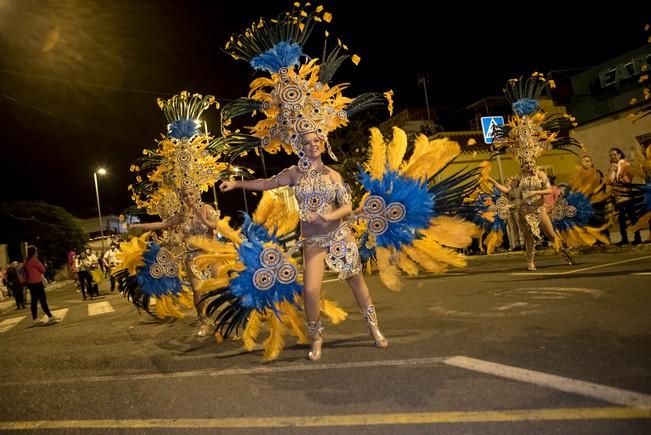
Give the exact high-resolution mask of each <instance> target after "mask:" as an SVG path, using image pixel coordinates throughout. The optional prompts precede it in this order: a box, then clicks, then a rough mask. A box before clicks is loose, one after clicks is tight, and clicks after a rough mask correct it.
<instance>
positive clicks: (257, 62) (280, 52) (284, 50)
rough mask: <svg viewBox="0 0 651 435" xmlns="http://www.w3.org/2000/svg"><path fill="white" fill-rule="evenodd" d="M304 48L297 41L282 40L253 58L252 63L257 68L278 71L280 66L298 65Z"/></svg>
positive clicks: (271, 71)
mask: <svg viewBox="0 0 651 435" xmlns="http://www.w3.org/2000/svg"><path fill="white" fill-rule="evenodd" d="M301 56H303V48H302V47H301V46H300V45H298V44H297V43H295V42H292V43H289V42H286V41H281V42H279V43H277V44H276V45H274V46H273V47H272V48H270V49H269V50H267V51H265V52H264V53H260V54H259V55H257V56H256V57H254V58H252V59H251V61H250V62H249V63H250V65H251V66H252V67H253V68H254V69H256V70H264V71H268V72H270V73H272V74H273V73H276V72H278V70H279V69H280V68H283V67H287V68H291V67H293V66H295V65H298V63H299V60H300V58H301Z"/></svg>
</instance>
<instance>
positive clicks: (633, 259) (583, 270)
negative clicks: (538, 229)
mask: <svg viewBox="0 0 651 435" xmlns="http://www.w3.org/2000/svg"><path fill="white" fill-rule="evenodd" d="M647 258H651V255H647V256H645V257H638V258H631V259H628V260H622V261H615V262H614V263H604V264H598V265H596V266H590V267H583V268H581V269H574V270H567V271H565V272H513V273H511V275H514V276H538V275H570V274H572V273H577V272H585V271H586V270H593V269H599V268H602V267H610V266H615V265H617V264H624V263H632V262H634V261H640V260H646V259H647Z"/></svg>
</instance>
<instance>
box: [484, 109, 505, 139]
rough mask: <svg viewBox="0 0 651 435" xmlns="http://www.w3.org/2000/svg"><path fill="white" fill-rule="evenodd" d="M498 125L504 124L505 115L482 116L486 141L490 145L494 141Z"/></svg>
mask: <svg viewBox="0 0 651 435" xmlns="http://www.w3.org/2000/svg"><path fill="white" fill-rule="evenodd" d="M498 125H504V117H502V116H482V118H481V129H482V131H483V133H484V142H486V143H487V144H488V145H490V144H492V143H493V137H494V136H495V127H496V126H498Z"/></svg>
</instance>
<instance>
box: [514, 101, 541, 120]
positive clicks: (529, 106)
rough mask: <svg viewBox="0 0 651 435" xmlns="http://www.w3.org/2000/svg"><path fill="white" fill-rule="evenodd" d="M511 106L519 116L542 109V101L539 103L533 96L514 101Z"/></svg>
mask: <svg viewBox="0 0 651 435" xmlns="http://www.w3.org/2000/svg"><path fill="white" fill-rule="evenodd" d="M511 107H512V108H513V111H514V112H515V113H516V114H517V115H518V116H524V115H531V114H532V113H535V112H537V111H538V110H540V103H538V100H534V99H533V98H522V99H520V100H517V101H515V102H513V104H511Z"/></svg>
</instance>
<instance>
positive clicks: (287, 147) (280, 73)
mask: <svg viewBox="0 0 651 435" xmlns="http://www.w3.org/2000/svg"><path fill="white" fill-rule="evenodd" d="M294 6H295V8H294V9H293V10H292V11H291V12H285V13H283V14H281V15H280V16H279V17H277V18H275V19H271V20H265V19H262V18H261V19H260V20H259V21H257V22H255V23H253V24H252V25H251V26H250V27H249V28H247V29H246V31H245V32H244V33H243V34H239V35H232V36H231V37H230V40H229V41H228V43H227V44H226V47H225V50H226V52H227V53H229V54H230V55H231V56H232V57H233V58H235V59H238V60H244V61H247V62H248V63H249V64H250V65H251V66H252V67H253V68H254V69H256V70H258V71H265V72H266V73H268V74H269V76H265V77H259V78H257V79H255V80H254V81H253V82H252V83H251V91H250V93H249V96H248V98H240V99H238V100H237V101H235V102H233V103H231V104H229V105H227V106H225V107H224V110H223V111H222V125H223V126H228V125H229V124H230V122H231V119H232V118H233V117H236V116H240V115H244V114H247V113H256V112H258V113H259V112H261V113H263V114H264V115H265V116H266V118H265V119H263V120H261V121H259V122H258V123H257V124H256V125H255V126H253V127H251V128H250V132H251V134H250V135H242V134H239V133H236V134H233V135H230V132H228V131H226V130H224V131H223V133H224V134H226V135H229V136H228V137H227V138H226V139H225V141H224V142H225V143H224V145H233V146H230V147H229V146H226V149H227V150H228V152H230V153H241V152H243V151H247V150H248V149H250V148H254V147H257V146H258V145H261V146H262V148H263V149H265V150H266V151H268V152H270V153H275V152H278V151H279V150H280V149H281V148H282V149H283V150H284V151H286V152H288V153H292V152H293V153H296V154H297V155H298V156H299V157H300V158H303V152H302V143H301V136H302V135H304V134H306V133H316V134H317V135H318V136H319V137H321V138H322V139H323V140H324V142H325V143H326V145H327V146H328V152H329V154H330V156H331V157H332V158H333V159H335V160H336V157H335V156H334V154H333V153H332V151H331V149H330V146H329V144H328V142H327V135H328V133H330V132H331V131H333V130H335V129H337V128H339V127H342V126H345V125H346V124H348V117H349V116H351V115H353V114H354V113H357V112H359V111H361V110H365V109H367V108H370V107H378V106H384V105H385V104H387V102H388V106H389V111H390V112H391V111H392V110H393V107H392V105H393V103H392V95H393V93H392V92H391V91H389V92H385V93H384V94H382V93H375V92H369V93H365V94H362V95H360V96H358V97H357V98H354V99H353V98H348V97H345V96H344V95H343V93H342V91H343V90H344V89H345V88H346V87H347V85H346V84H338V85H331V84H330V82H331V80H332V77H333V75H334V73H335V72H336V71H337V69H338V68H339V66H341V64H342V63H343V62H344V61H345V60H346V59H348V58H351V60H352V62H353V63H354V64H358V63H359V61H360V57H359V56H357V55H350V54H348V47H347V46H346V45H345V44H344V43H342V42H341V40H339V39H337V44H336V45H334V47H333V48H332V49H330V51H328V50H327V37H328V36H329V33H328V32H327V31H326V32H325V36H326V41H325V43H324V49H323V55H322V57H321V59H320V60H317V59H311V60H310V58H309V56H308V55H307V54H305V52H304V48H305V44H306V42H307V40H308V39H309V37H310V35H311V33H312V31H313V30H314V27H315V25H316V23H323V22H326V23H329V22H330V21H331V20H332V14H330V13H329V12H326V11H324V10H323V7H322V6H318V7H316V8H314V9H313V10H310V9H309V6H310V4H309V3H306V4H305V8H301V5H300V3H294Z"/></svg>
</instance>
